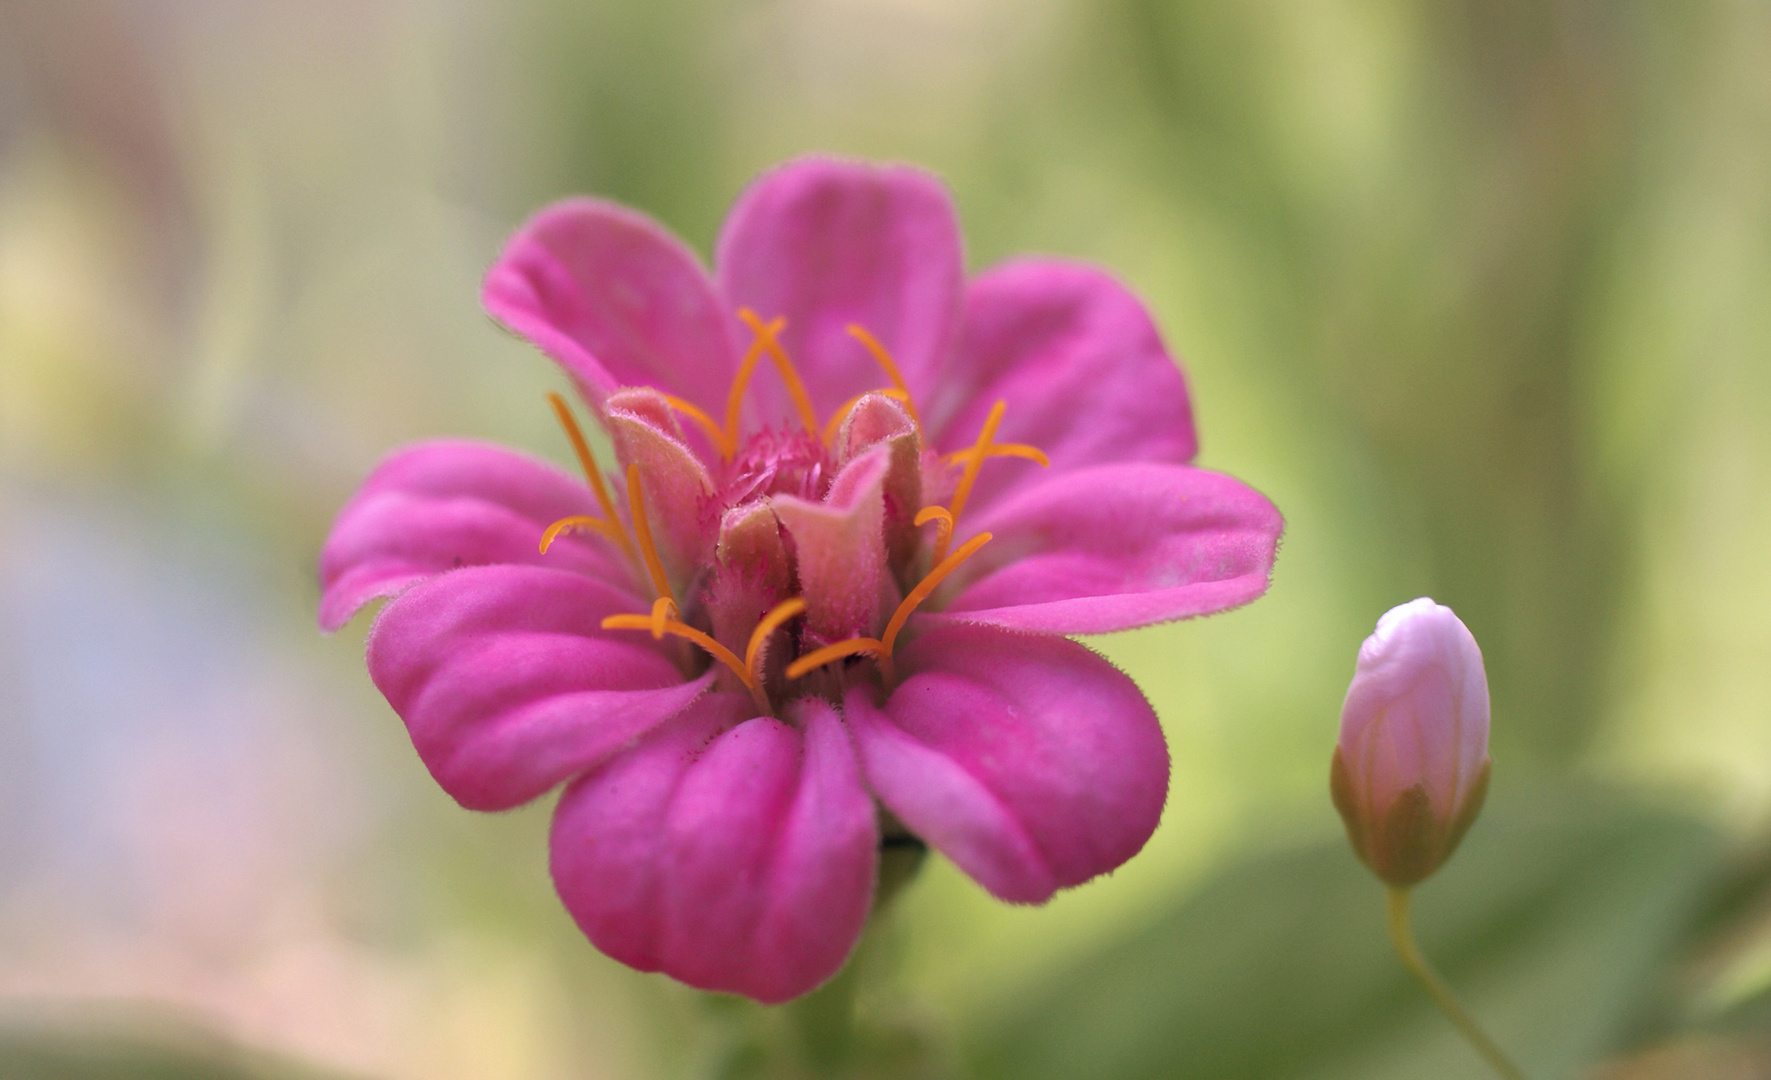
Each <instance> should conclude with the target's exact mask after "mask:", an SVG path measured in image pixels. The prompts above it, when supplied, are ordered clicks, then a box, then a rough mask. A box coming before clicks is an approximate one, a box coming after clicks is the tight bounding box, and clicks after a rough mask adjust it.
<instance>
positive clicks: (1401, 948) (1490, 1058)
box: [1389, 885, 1525, 1080]
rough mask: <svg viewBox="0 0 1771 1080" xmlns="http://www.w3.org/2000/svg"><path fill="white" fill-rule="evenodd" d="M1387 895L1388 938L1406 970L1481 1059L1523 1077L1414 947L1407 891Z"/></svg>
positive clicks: (1512, 1079)
mask: <svg viewBox="0 0 1771 1080" xmlns="http://www.w3.org/2000/svg"><path fill="white" fill-rule="evenodd" d="M1389 894H1390V941H1391V942H1392V943H1393V944H1394V945H1395V946H1396V954H1397V955H1398V956H1400V957H1402V962H1403V963H1404V964H1406V965H1408V970H1409V971H1412V972H1414V977H1415V978H1417V979H1419V980H1420V984H1421V985H1422V986H1424V987H1426V990H1427V993H1428V994H1429V995H1431V996H1432V998H1433V1001H1434V1003H1435V1004H1437V1005H1438V1006H1439V1009H1440V1011H1441V1012H1443V1013H1444V1014H1445V1015H1446V1016H1448V1017H1450V1019H1451V1022H1452V1023H1453V1024H1456V1025H1457V1029H1458V1030H1459V1031H1461V1032H1463V1036H1464V1038H1466V1039H1468V1040H1469V1041H1470V1045H1471V1046H1474V1047H1475V1048H1476V1052H1477V1053H1479V1054H1481V1055H1482V1060H1484V1061H1486V1062H1488V1064H1489V1067H1490V1068H1492V1069H1493V1070H1494V1071H1495V1072H1497V1073H1499V1074H1500V1075H1501V1076H1503V1077H1505V1078H1506V1080H1525V1074H1524V1073H1522V1072H1520V1071H1519V1067H1518V1066H1517V1065H1514V1064H1513V1063H1512V1062H1511V1061H1509V1060H1508V1059H1507V1056H1506V1055H1505V1054H1504V1053H1502V1052H1501V1049H1500V1047H1498V1046H1496V1045H1495V1044H1494V1040H1493V1039H1490V1038H1489V1037H1488V1033H1487V1032H1485V1031H1483V1030H1482V1026H1481V1025H1480V1024H1478V1023H1476V1019H1475V1017H1473V1016H1471V1015H1470V1014H1469V1013H1468V1012H1466V1011H1464V1007H1463V1006H1462V1005H1460V1004H1458V1001H1457V998H1456V997H1454V996H1453V995H1452V993H1451V987H1449V986H1447V985H1445V980H1444V979H1441V978H1440V977H1439V973H1438V972H1436V971H1434V970H1433V968H1432V966H1431V965H1429V964H1428V963H1427V961H1426V958H1425V957H1423V956H1422V955H1421V954H1420V949H1419V948H1417V947H1416V946H1415V944H1414V931H1413V929H1411V928H1410V926H1409V923H1408V896H1409V891H1408V890H1407V889H1406V888H1399V887H1397V886H1394V885H1392V886H1390V887H1389Z"/></svg>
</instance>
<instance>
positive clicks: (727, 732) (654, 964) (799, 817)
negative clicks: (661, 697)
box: [551, 694, 878, 1003]
mask: <svg viewBox="0 0 1771 1080" xmlns="http://www.w3.org/2000/svg"><path fill="white" fill-rule="evenodd" d="M752 712H754V709H753V707H752V706H751V705H750V701H749V699H748V698H747V697H741V696H739V695H734V694H710V695H708V696H707V697H706V698H703V699H702V700H701V701H699V702H697V703H695V705H693V706H691V707H690V708H689V709H688V710H687V711H686V712H685V713H684V714H683V715H682V716H680V717H678V718H677V719H675V720H673V721H671V722H670V723H668V724H666V725H664V726H663V727H661V728H659V729H658V731H656V732H655V733H653V734H652V735H651V736H649V737H648V738H646V739H645V740H644V741H642V742H641V743H640V745H639V746H637V747H635V748H634V749H633V750H631V751H630V752H628V753H626V754H623V755H622V756H621V757H619V758H617V759H615V760H614V761H612V762H610V763H609V764H608V765H607V766H605V767H603V768H602V769H600V770H598V771H597V772H595V773H593V774H591V775H589V776H587V777H585V778H584V779H582V780H580V781H578V783H576V784H574V785H573V786H572V787H571V788H569V789H568V790H567V791H566V794H565V796H564V797H563V798H562V799H561V800H560V805H559V809H558V810H557V811H556V812H555V815H554V824H553V837H552V842H551V847H552V864H553V877H554V884H555V885H556V887H557V888H558V889H559V891H560V897H561V898H562V899H563V900H564V901H565V903H566V907H567V909H568V910H570V911H571V913H572V917H573V918H574V919H576V920H577V921H578V925H579V927H580V928H582V929H583V931H584V933H585V934H586V935H587V936H588V937H589V938H590V940H591V941H592V942H593V943H595V945H596V946H597V948H599V949H601V950H603V951H604V952H605V953H608V954H609V955H610V956H612V957H614V958H615V959H617V960H620V961H622V962H623V963H626V964H629V965H631V966H633V967H636V968H639V969H640V970H641V971H662V972H664V973H666V974H668V975H670V976H672V977H673V978H677V979H680V980H682V981H683V982H686V983H688V984H690V985H691V986H698V987H701V988H702V989H705V990H717V991H725V992H729V993H739V994H745V995H748V996H750V997H753V998H756V999H758V1000H760V1001H765V1002H771V1003H773V1002H780V1001H785V1000H787V999H789V998H793V997H797V996H799V995H800V994H804V993H806V992H807V991H808V990H811V989H812V988H814V987H816V986H817V985H818V984H819V983H821V982H823V981H824V980H825V979H827V978H829V977H830V976H831V975H833V974H835V972H836V970H837V969H838V968H840V967H841V966H842V963H843V960H844V959H845V958H846V957H847V956H848V954H849V951H850V950H851V949H852V948H853V947H854V944H855V941H856V939H857V938H859V937H860V934H861V927H862V924H863V923H864V922H865V921H866V919H867V909H868V905H869V904H870V902H871V900H872V895H873V880H874V864H875V858H876V856H875V852H876V850H877V847H878V830H877V825H876V824H875V821H874V811H873V804H872V801H871V800H870V799H869V798H868V797H867V793H866V791H865V790H864V789H863V788H862V786H861V782H860V777H859V774H858V771H857V769H856V764H855V757H854V750H853V748H852V746H851V744H850V742H849V737H848V735H847V733H846V732H845V731H844V729H843V726H842V721H841V720H840V719H839V718H838V717H837V715H836V712H835V710H833V709H832V708H831V707H830V706H829V705H827V704H825V703H824V702H822V701H808V702H803V703H801V704H800V706H799V707H798V712H797V714H796V716H795V720H796V721H797V724H798V726H797V727H794V726H789V725H787V724H784V723H782V722H781V721H779V720H775V719H773V718H770V717H752V716H751V713H752Z"/></svg>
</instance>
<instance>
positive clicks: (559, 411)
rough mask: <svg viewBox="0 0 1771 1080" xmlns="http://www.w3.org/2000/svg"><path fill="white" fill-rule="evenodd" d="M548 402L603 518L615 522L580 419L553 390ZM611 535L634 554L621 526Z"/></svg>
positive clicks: (545, 542) (629, 555)
mask: <svg viewBox="0 0 1771 1080" xmlns="http://www.w3.org/2000/svg"><path fill="white" fill-rule="evenodd" d="M547 400H548V403H549V404H551V405H552V406H553V412H554V415H555V416H557V417H559V418H560V426H561V427H563V428H565V429H566V438H568V439H570V440H571V441H572V450H573V452H574V453H576V454H577V455H578V465H579V467H581V468H582V469H583V470H584V478H585V479H586V480H589V481H590V490H592V491H594V492H596V501H597V505H598V506H600V507H602V508H603V520H605V521H609V522H613V521H616V520H617V519H616V517H615V500H613V499H611V498H609V488H608V485H606V484H604V483H603V473H602V470H601V469H598V468H597V467H596V457H595V456H594V455H592V454H591V452H590V444H589V443H587V442H585V441H584V432H582V431H580V430H578V421H576V420H574V419H572V409H571V406H569V405H567V404H566V399H565V398H563V397H561V396H559V395H558V394H556V393H553V392H552V391H549V392H548V395H547ZM609 535H610V536H611V537H612V538H613V539H614V541H615V542H616V543H617V544H620V545H621V550H622V551H623V552H625V553H626V554H627V555H628V557H630V558H631V557H632V556H633V546H632V545H630V544H629V543H628V542H627V534H626V533H624V532H622V531H621V530H620V529H619V528H617V529H615V530H614V531H613V532H611V533H609ZM547 543H548V542H547V541H546V540H543V541H542V545H541V550H542V551H546V550H547Z"/></svg>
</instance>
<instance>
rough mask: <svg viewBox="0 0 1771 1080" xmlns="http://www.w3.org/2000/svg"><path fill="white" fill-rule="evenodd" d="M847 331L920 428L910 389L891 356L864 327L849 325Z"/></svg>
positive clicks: (854, 324) (920, 421)
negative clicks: (884, 378)
mask: <svg viewBox="0 0 1771 1080" xmlns="http://www.w3.org/2000/svg"><path fill="white" fill-rule="evenodd" d="M848 331H849V336H850V337H852V338H854V339H855V340H856V341H859V342H860V343H861V345H862V347H863V348H865V349H866V350H867V351H868V352H870V353H872V354H873V360H874V362H875V363H877V364H878V365H879V366H880V368H881V369H882V370H883V371H884V372H885V373H886V378H888V379H890V380H892V385H893V386H894V387H896V388H897V390H898V392H899V393H900V394H903V395H904V407H905V408H906V409H908V410H910V419H912V420H915V421H916V424H917V426H918V427H921V426H922V420H921V419H919V418H918V417H917V415H916V403H915V402H914V401H911V400H910V387H909V386H907V385H905V383H904V376H903V375H902V374H901V373H900V372H899V371H898V365H897V363H896V362H895V361H893V360H892V354H891V353H890V352H888V351H887V350H886V347H885V346H884V345H881V344H880V343H879V339H878V338H876V337H874V336H873V335H872V334H870V333H868V332H867V328H866V327H865V326H862V325H861V324H859V323H850V324H849V325H848Z"/></svg>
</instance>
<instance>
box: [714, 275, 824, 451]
mask: <svg viewBox="0 0 1771 1080" xmlns="http://www.w3.org/2000/svg"><path fill="white" fill-rule="evenodd" d="M738 317H739V318H740V319H743V320H744V324H745V325H746V326H748V327H750V330H751V332H752V333H754V334H755V335H756V342H755V343H754V344H756V345H760V346H761V347H762V348H763V349H765V350H767V352H768V354H769V359H770V360H773V361H774V362H775V370H777V371H779V372H780V373H781V381H782V382H784V383H786V384H787V394H788V396H789V397H791V398H793V405H794V408H796V409H798V410H799V421H800V423H802V424H804V425H805V426H806V434H808V435H810V436H812V437H813V438H814V439H815V438H817V437H818V414H817V413H816V412H815V411H814V410H813V409H812V397H811V395H810V394H808V393H806V384H805V383H803V382H801V381H800V377H799V371H798V370H796V369H795V368H794V366H793V361H792V360H791V359H790V358H789V357H788V355H787V350H786V349H784V348H782V347H781V342H780V341H779V340H777V339H776V337H775V335H776V334H778V333H780V332H781V330H782V328H783V327H785V326H786V325H787V320H786V319H776V320H774V321H773V322H769V323H765V322H763V321H762V319H760V318H758V317H757V314H756V312H754V311H752V310H750V309H749V308H739V309H738ZM745 360H746V363H747V365H749V366H750V367H754V366H755V364H756V361H755V360H754V359H752V358H751V357H750V356H749V354H746V355H745ZM741 374H745V375H748V374H749V373H748V372H747V371H745V372H741ZM734 389H736V384H734ZM735 397H736V395H734V398H735ZM736 414H737V410H736V409H735V408H733V406H732V401H731V400H728V401H727V402H726V425H727V428H728V430H729V433H730V434H731V436H732V438H733V440H734V441H736V439H737V435H738V423H737V415H736Z"/></svg>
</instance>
